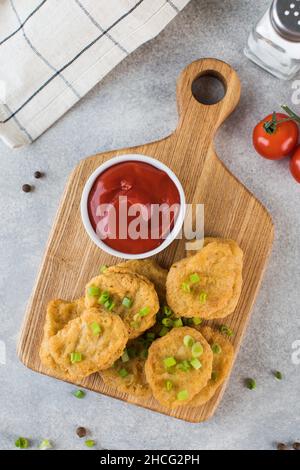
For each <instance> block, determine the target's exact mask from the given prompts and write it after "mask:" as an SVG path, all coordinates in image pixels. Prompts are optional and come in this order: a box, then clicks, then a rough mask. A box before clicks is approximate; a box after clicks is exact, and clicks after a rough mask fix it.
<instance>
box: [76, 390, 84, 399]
mask: <svg viewBox="0 0 300 470" xmlns="http://www.w3.org/2000/svg"><path fill="white" fill-rule="evenodd" d="M73 395H74V397H76V398H84V397H85V392H84V391H83V390H76V391H75V392H73Z"/></svg>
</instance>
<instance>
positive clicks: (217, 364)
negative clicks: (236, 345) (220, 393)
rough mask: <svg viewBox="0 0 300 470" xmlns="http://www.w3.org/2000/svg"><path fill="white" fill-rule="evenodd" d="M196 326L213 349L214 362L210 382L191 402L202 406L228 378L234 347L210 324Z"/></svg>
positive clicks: (190, 404)
mask: <svg viewBox="0 0 300 470" xmlns="http://www.w3.org/2000/svg"><path fill="white" fill-rule="evenodd" d="M195 328H196V329H197V330H198V331H200V333H201V334H202V335H203V336H204V338H205V339H206V341H207V342H208V343H209V345H210V346H211V348H212V349H213V364H212V375H211V378H210V380H209V382H208V384H207V385H206V386H205V387H204V388H202V390H201V391H200V392H199V393H197V395H195V396H194V398H193V399H192V401H191V402H190V403H189V406H192V407H196V406H201V405H203V404H204V403H206V402H207V401H208V400H210V399H211V398H212V397H213V395H214V394H215V392H216V390H217V389H218V388H219V387H220V385H222V383H223V382H224V381H225V380H226V379H227V377H228V375H229V373H230V370H231V367H232V363H233V359H234V349H233V346H232V344H231V342H230V341H229V339H228V338H226V337H225V336H224V335H222V334H221V333H220V332H218V331H216V330H213V329H212V328H210V327H209V326H204V327H202V328H201V327H195Z"/></svg>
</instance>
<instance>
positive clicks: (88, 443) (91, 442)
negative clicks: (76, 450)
mask: <svg viewBox="0 0 300 470" xmlns="http://www.w3.org/2000/svg"><path fill="white" fill-rule="evenodd" d="M85 445H86V446H87V447H90V448H91V447H94V446H95V445H96V442H95V441H93V439H88V440H87V441H85Z"/></svg>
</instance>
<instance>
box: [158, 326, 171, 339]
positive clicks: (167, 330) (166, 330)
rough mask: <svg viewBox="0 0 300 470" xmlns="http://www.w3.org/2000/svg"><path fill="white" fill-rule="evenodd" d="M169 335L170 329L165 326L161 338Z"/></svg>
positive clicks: (161, 331) (160, 334) (160, 333)
mask: <svg viewBox="0 0 300 470" xmlns="http://www.w3.org/2000/svg"><path fill="white" fill-rule="evenodd" d="M167 333H169V328H167V327H166V326H163V327H162V329H161V330H160V332H159V336H161V337H162V336H165V335H166V334H167Z"/></svg>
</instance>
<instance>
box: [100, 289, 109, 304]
mask: <svg viewBox="0 0 300 470" xmlns="http://www.w3.org/2000/svg"><path fill="white" fill-rule="evenodd" d="M99 295H100V292H99ZM109 297H110V296H109V292H107V291H105V292H102V293H101V295H100V297H99V299H98V303H99V304H101V305H103V304H105V302H107V301H108V300H109Z"/></svg>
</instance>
